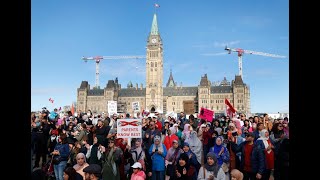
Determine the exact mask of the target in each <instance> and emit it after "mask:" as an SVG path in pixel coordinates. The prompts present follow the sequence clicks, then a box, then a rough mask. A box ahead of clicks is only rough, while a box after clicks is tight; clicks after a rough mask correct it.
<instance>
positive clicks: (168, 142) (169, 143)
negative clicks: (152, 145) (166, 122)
mask: <svg viewBox="0 0 320 180" xmlns="http://www.w3.org/2000/svg"><path fill="white" fill-rule="evenodd" d="M172 131H173V132H175V128H174V127H170V128H169V129H168V131H167V133H168V134H167V135H166V136H165V138H164V141H163V144H164V145H165V146H166V149H167V150H169V149H170V148H171V147H172V142H173V141H174V140H177V141H179V138H178V136H177V135H175V134H174V133H172Z"/></svg>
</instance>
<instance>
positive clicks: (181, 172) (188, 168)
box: [173, 153, 198, 180]
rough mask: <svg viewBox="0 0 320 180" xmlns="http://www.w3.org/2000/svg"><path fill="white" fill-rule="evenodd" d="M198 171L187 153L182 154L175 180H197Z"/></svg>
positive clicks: (176, 168) (177, 165) (176, 167)
mask: <svg viewBox="0 0 320 180" xmlns="http://www.w3.org/2000/svg"><path fill="white" fill-rule="evenodd" d="M197 174H198V173H197V170H196V168H195V167H194V166H193V165H192V164H191V163H190V161H189V157H188V155H187V154H186V153H181V154H180V157H179V162H178V163H177V164H176V166H175V176H174V178H173V179H176V180H196V179H197Z"/></svg>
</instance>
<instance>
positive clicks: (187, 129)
mask: <svg viewBox="0 0 320 180" xmlns="http://www.w3.org/2000/svg"><path fill="white" fill-rule="evenodd" d="M191 131H193V129H192V126H190V124H185V125H184V128H183V131H182V136H181V139H182V142H188V141H189V138H190V133H191Z"/></svg>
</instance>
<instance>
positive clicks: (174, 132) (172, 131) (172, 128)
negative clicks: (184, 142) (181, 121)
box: [169, 126, 177, 134]
mask: <svg viewBox="0 0 320 180" xmlns="http://www.w3.org/2000/svg"><path fill="white" fill-rule="evenodd" d="M169 130H170V131H171V134H176V132H177V130H176V128H175V127H173V126H172V127H170V128H169Z"/></svg>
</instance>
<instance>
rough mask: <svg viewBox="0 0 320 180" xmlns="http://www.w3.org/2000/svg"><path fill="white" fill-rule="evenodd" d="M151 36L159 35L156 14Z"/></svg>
mask: <svg viewBox="0 0 320 180" xmlns="http://www.w3.org/2000/svg"><path fill="white" fill-rule="evenodd" d="M151 35H159V32H158V22H157V14H156V13H154V15H153V20H152V26H151Z"/></svg>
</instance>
